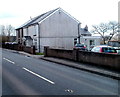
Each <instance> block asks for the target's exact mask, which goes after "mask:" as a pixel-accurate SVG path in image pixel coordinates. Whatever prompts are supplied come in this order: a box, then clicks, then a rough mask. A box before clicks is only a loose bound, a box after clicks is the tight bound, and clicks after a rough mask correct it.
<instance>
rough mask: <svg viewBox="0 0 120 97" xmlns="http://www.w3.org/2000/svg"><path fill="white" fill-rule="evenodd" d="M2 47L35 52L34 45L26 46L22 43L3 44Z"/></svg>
mask: <svg viewBox="0 0 120 97" xmlns="http://www.w3.org/2000/svg"><path fill="white" fill-rule="evenodd" d="M2 47H3V48H6V49H11V50H17V51H24V52H27V53H30V54H35V46H33V47H27V46H23V45H20V44H3V45H2Z"/></svg>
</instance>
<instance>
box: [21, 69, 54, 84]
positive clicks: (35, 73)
mask: <svg viewBox="0 0 120 97" xmlns="http://www.w3.org/2000/svg"><path fill="white" fill-rule="evenodd" d="M23 69H24V70H26V71H27V72H29V73H31V74H33V75H35V76H37V77H39V78H41V79H43V80H45V81H47V82H49V83H51V84H55V83H54V82H53V81H50V80H49V79H47V78H45V77H43V76H41V75H39V74H37V73H35V72H33V71H31V70H29V69H27V68H25V67H23Z"/></svg>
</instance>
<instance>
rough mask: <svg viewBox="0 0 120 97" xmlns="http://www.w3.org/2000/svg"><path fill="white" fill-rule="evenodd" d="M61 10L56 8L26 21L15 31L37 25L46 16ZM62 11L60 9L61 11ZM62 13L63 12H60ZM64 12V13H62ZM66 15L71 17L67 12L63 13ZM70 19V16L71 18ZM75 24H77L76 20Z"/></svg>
mask: <svg viewBox="0 0 120 97" xmlns="http://www.w3.org/2000/svg"><path fill="white" fill-rule="evenodd" d="M59 9H61V8H60V7H59V8H56V9H54V10H50V11H48V12H46V13H43V14H41V15H39V16H37V17H34V18H33V19H31V20H29V21H27V22H26V23H24V24H23V25H21V26H20V27H18V28H16V30H17V29H20V28H24V27H28V26H30V25H33V24H37V23H38V22H40V21H42V20H43V19H45V18H46V17H47V16H49V15H50V14H52V13H53V12H55V11H57V10H59ZM61 10H62V9H61ZM62 11H64V10H62ZM64 12H65V11H64ZM65 13H66V14H67V15H69V16H71V15H70V14H68V13H67V12H65ZM71 17H72V16H71ZM72 18H73V19H74V20H76V19H75V18H74V17H72ZM76 21H77V22H79V21H78V20H76Z"/></svg>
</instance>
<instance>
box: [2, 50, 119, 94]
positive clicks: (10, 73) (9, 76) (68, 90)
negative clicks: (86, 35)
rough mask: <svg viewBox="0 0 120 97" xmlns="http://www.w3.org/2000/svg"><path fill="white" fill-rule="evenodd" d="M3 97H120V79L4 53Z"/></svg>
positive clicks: (7, 52)
mask: <svg viewBox="0 0 120 97" xmlns="http://www.w3.org/2000/svg"><path fill="white" fill-rule="evenodd" d="M2 95H118V80H115V79H112V78H108V77H104V76H100V75H97V74H93V73H90V72H86V71H82V70H78V69H75V68H71V67H67V66H64V65H60V64H57V63H52V62H48V61H45V60H42V59H36V58H32V57H27V56H25V55H21V54H17V53H13V52H10V51H7V50H3V51H2Z"/></svg>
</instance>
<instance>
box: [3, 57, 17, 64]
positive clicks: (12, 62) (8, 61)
mask: <svg viewBox="0 0 120 97" xmlns="http://www.w3.org/2000/svg"><path fill="white" fill-rule="evenodd" d="M3 59H4V60H6V61H8V62H10V63H12V64H15V62H13V61H11V60H9V59H7V58H3Z"/></svg>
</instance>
